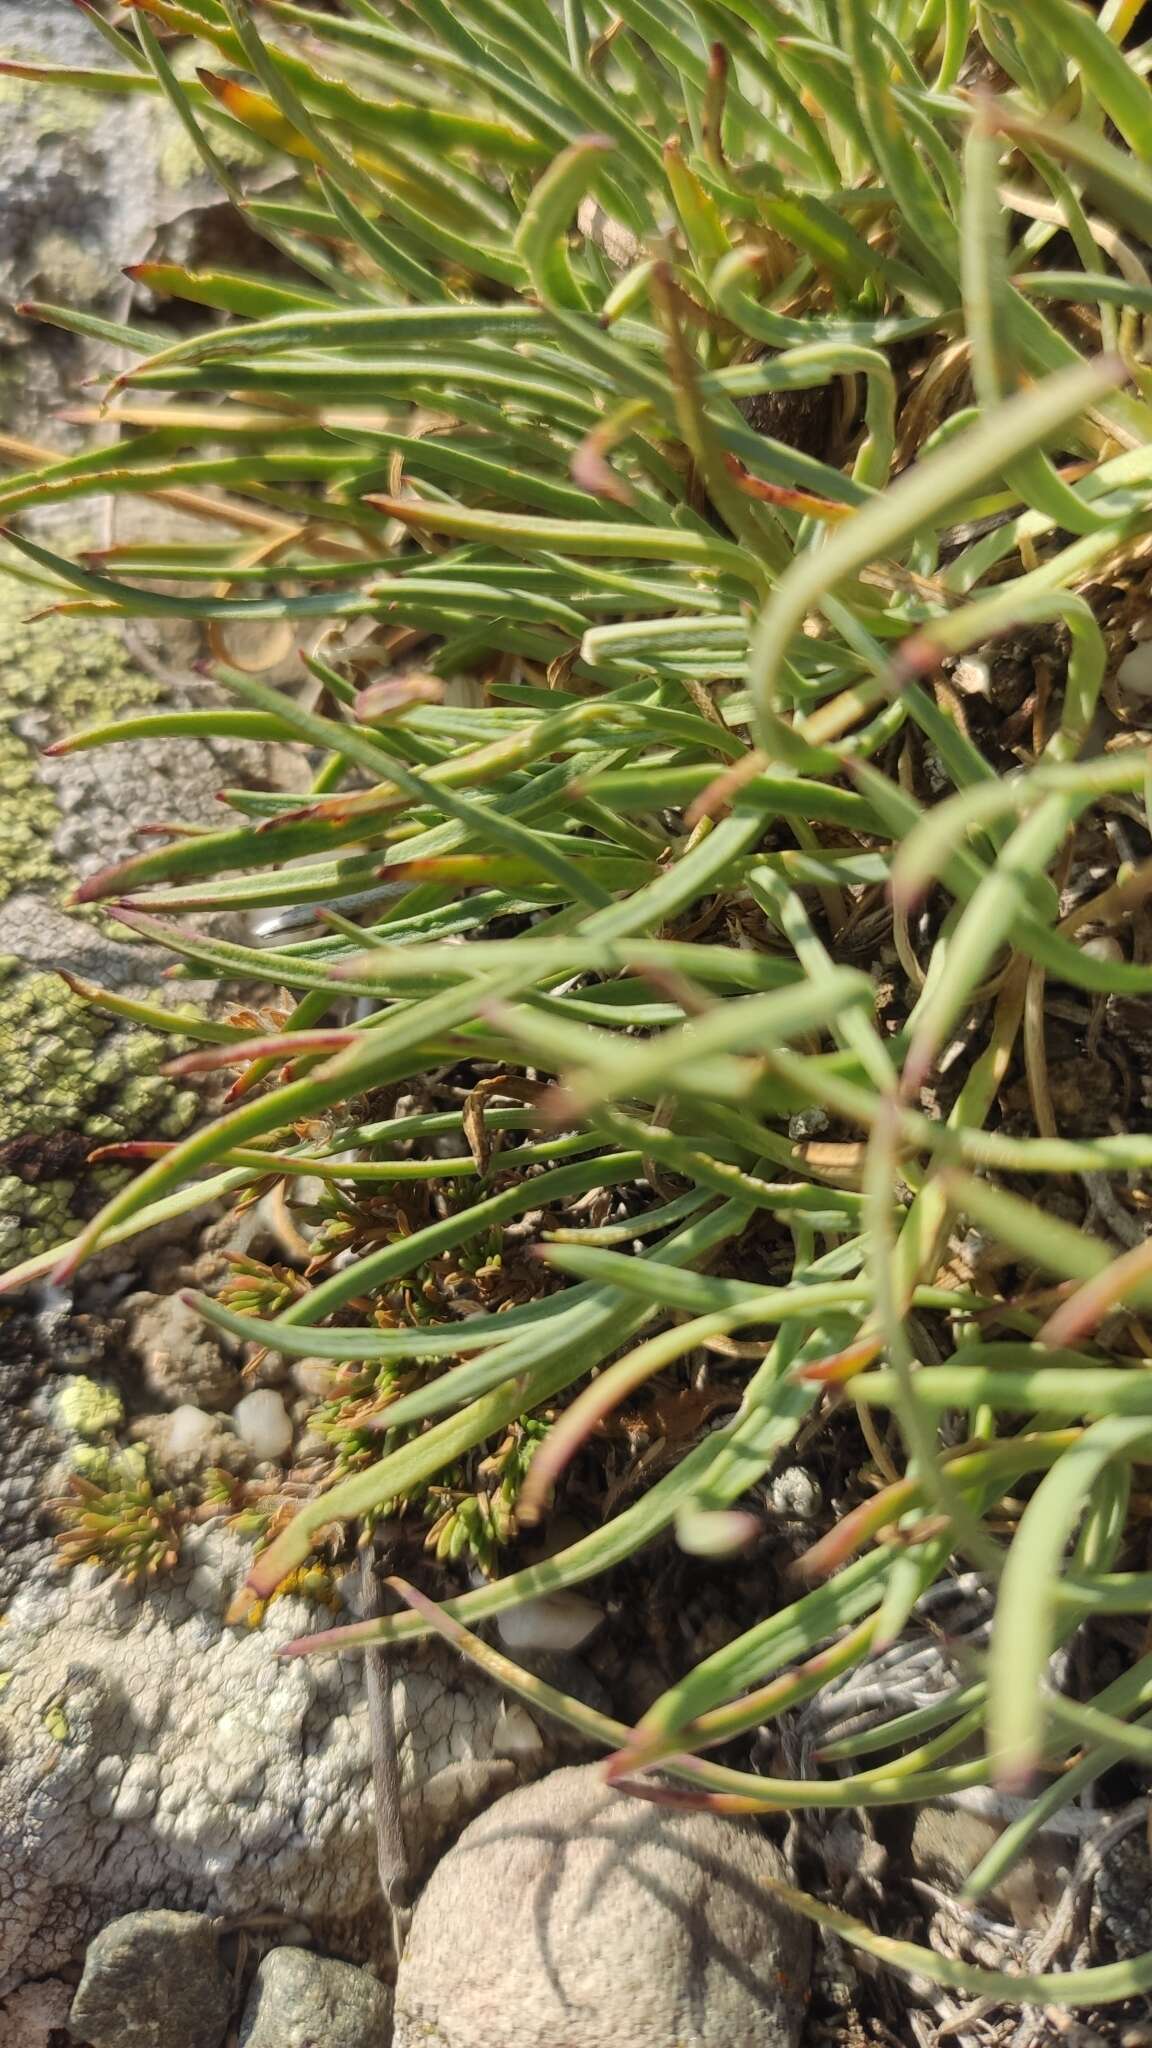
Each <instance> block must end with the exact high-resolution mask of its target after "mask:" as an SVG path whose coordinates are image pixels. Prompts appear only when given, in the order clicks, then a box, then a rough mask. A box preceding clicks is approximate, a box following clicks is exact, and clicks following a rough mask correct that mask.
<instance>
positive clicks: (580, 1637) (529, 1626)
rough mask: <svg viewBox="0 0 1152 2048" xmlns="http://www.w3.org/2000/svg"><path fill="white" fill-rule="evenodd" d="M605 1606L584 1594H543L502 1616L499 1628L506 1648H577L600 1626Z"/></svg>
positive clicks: (524, 1601)
mask: <svg viewBox="0 0 1152 2048" xmlns="http://www.w3.org/2000/svg"><path fill="white" fill-rule="evenodd" d="M603 1619H604V1609H603V1608H602V1607H597V1606H596V1605H595V1603H594V1602H593V1601H591V1600H586V1599H585V1598H584V1595H583V1594H582V1593H568V1592H563V1593H541V1594H540V1595H539V1597H538V1598H537V1599H535V1600H522V1601H521V1603H520V1605H519V1607H510V1608H509V1609H508V1611H507V1613H505V1614H502V1615H500V1617H499V1619H498V1620H497V1623H496V1627H497V1629H498V1631H499V1634H500V1640H501V1642H502V1643H503V1644H504V1647H505V1649H507V1650H512V1651H513V1652H515V1651H517V1650H558V1651H563V1650H575V1649H578V1648H579V1646H580V1644H581V1643H585V1642H587V1640H588V1638H589V1636H590V1635H591V1634H592V1633H593V1631H594V1630H595V1629H598V1628H599V1626H600V1623H601V1622H602V1621H603Z"/></svg>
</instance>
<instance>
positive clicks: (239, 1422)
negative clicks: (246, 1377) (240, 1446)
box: [232, 1387, 292, 1460]
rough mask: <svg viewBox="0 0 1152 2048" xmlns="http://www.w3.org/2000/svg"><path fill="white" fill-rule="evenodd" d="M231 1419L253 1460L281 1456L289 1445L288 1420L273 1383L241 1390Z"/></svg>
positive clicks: (290, 1439) (290, 1426)
mask: <svg viewBox="0 0 1152 2048" xmlns="http://www.w3.org/2000/svg"><path fill="white" fill-rule="evenodd" d="M232 1420H233V1422H234V1423H235V1425H236V1430H237V1434H238V1435H239V1436H242V1437H243V1439H244V1442H245V1443H246V1444H247V1446H248V1448H249V1450H250V1451H251V1453H252V1456H253V1457H254V1458H256V1459H257V1460H260V1459H263V1458H282V1457H283V1456H284V1453H285V1451H287V1450H289V1449H290V1448H291V1444H292V1424H291V1422H290V1421H289V1419H288V1410H287V1409H286V1408H285V1406H284V1401H283V1397H282V1396H281V1395H280V1394H278V1393H277V1392H276V1390H275V1388H274V1387H257V1388H256V1390H255V1392H254V1393H251V1394H245V1396H244V1399H243V1400H242V1401H237V1403H236V1406H235V1408H234V1409H233V1410H232Z"/></svg>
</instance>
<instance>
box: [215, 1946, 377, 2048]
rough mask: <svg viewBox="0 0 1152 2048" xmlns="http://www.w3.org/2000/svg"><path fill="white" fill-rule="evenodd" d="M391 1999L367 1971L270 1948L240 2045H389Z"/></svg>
mask: <svg viewBox="0 0 1152 2048" xmlns="http://www.w3.org/2000/svg"><path fill="white" fill-rule="evenodd" d="M391 2039H392V2001H391V1998H390V1996H389V1994H388V1992H387V1991H386V1990H385V1989H384V1986H383V1985H382V1984H378V1983H377V1982H376V1979H375V1977H370V1976H369V1975H368V1972H367V1970H357V1969H355V1968H354V1967H353V1966H352V1964H351V1963H334V1962H332V1961H330V1960H329V1958H328V1957H327V1956H314V1955H313V1954H312V1952H311V1950H310V1949H306V1948H274V1949H273V1950H272V1952H271V1954H270V1955H266V1956H265V1958H264V1961H263V1962H262V1963H261V1965H260V1968H259V1969H258V1970H257V1972H256V1981H255V1983H254V1984H253V1986H252V1989H251V1991H250V1993H249V1995H248V2003H247V2005H246V2006H245V2007H244V2018H243V2020H242V2021H241V2024H240V2048H388V2044H389V2042H390V2041H391Z"/></svg>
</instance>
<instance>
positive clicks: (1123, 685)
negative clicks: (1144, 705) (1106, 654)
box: [1116, 640, 1152, 697]
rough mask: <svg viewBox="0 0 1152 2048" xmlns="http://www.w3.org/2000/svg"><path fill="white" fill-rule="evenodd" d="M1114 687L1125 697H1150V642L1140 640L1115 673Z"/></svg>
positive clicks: (1151, 664)
mask: <svg viewBox="0 0 1152 2048" xmlns="http://www.w3.org/2000/svg"><path fill="white" fill-rule="evenodd" d="M1116 686H1117V688H1118V689H1119V690H1121V691H1123V693H1124V695H1125V696H1126V697H1152V640H1140V641H1138V642H1137V644H1136V646H1135V647H1133V648H1132V649H1131V650H1130V651H1129V653H1127V654H1126V655H1125V656H1124V659H1123V661H1122V662H1121V663H1120V666H1119V668H1118V669H1117V671H1116Z"/></svg>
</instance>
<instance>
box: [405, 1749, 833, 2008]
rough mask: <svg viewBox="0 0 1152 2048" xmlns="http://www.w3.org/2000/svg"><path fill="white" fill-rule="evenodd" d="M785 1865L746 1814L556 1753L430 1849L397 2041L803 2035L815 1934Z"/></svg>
mask: <svg viewBox="0 0 1152 2048" xmlns="http://www.w3.org/2000/svg"><path fill="white" fill-rule="evenodd" d="M784 1875H785V1870H784V1862H783V1858H782V1857H781V1855H780V1852H779V1850H778V1849H777V1848H776V1847H775V1846H774V1845H773V1843H772V1842H770V1841H769V1840H768V1839H767V1837H766V1836H765V1835H763V1834H762V1833H760V1832H758V1831H757V1830H756V1829H754V1828H752V1827H749V1826H747V1825H744V1824H740V1823H737V1822H735V1821H727V1820H720V1819H718V1818H717V1817H716V1816H715V1815H713V1814H706V1813H683V1812H676V1811H674V1810H672V1809H670V1808H668V1807H663V1806H655V1805H649V1804H646V1803H642V1802H641V1801H640V1800H637V1799H630V1798H629V1797H628V1796H627V1795H626V1794H623V1793H619V1792H614V1791H612V1790H611V1789H610V1788H609V1787H608V1786H606V1785H605V1784H604V1783H603V1781H602V1779H601V1777H600V1774H599V1771H598V1770H597V1768H596V1767H595V1765H592V1766H589V1767H587V1768H584V1769H576V1770H566V1771H554V1772H553V1773H552V1774H551V1776H549V1777H547V1778H543V1779H541V1780H540V1781H539V1783H537V1784H535V1785H530V1786H527V1787H525V1788H524V1789H523V1790H521V1791H519V1792H514V1793H512V1794H510V1795H509V1797H507V1798H506V1799H501V1800H499V1801H498V1803H497V1804H496V1805H495V1806H493V1807H490V1808H489V1809H488V1811H487V1812H486V1813H484V1814H482V1815H481V1816H480V1818H479V1819H478V1820H475V1821H473V1822H472V1825H471V1826H470V1827H469V1828H467V1829H466V1830H465V1832H464V1834H463V1835H462V1836H461V1838H460V1840H459V1841H458V1842H457V1843H456V1846H455V1848H453V1849H450V1850H449V1852H448V1854H447V1855H446V1856H445V1857H444V1858H443V1860H442V1861H441V1862H440V1863H439V1864H438V1865H437V1868H436V1870H435V1871H434V1872H433V1874H432V1877H431V1879H430V1881H429V1883H428V1885H427V1886H426V1888H425V1890H424V1892H423V1895H422V1896H421V1898H420V1901H419V1903H418V1905H417V1907H416V1912H415V1915H414V1918H413V1921H412V1927H411V1930H410V1933H409V1936H408V1944H407V1947H406V1948H405V1951H404V1956H403V1960H402V1962H401V1965H400V1972H399V1976H398V1978H397V1984H396V2032H395V2048H490V2044H492V2043H494V2042H499V2043H500V2048H605V2043H607V2042H611V2043H612V2044H613V2048H673V2044H674V2048H796V2043H797V2041H798V2039H799V2035H800V2026H801V2021H802V2018H803V2012H804V2002H805V1993H806V1989H807V1982H808V1967H809V1954H810V1941H809V1935H808V1929H807V1927H806V1925H805V1924H804V1923H803V1922H802V1921H800V1920H797V1919H796V1917H795V1916H794V1915H793V1914H790V1913H788V1912H786V1911H785V1910H784V1909H783V1908H782V1907H781V1906H780V1905H779V1903H778V1902H777V1901H776V1900H775V1899H774V1898H773V1897H772V1895H771V1893H770V1892H769V1891H768V1890H767V1888H766V1886H765V1883H764V1880H765V1879H766V1878H774V1877H775V1878H779V1877H783V1876H784ZM488 1901H491V1902H492V1904H491V1906H490V1907H489V1906H487V1905H486V1904H485V1902H488Z"/></svg>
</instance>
